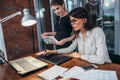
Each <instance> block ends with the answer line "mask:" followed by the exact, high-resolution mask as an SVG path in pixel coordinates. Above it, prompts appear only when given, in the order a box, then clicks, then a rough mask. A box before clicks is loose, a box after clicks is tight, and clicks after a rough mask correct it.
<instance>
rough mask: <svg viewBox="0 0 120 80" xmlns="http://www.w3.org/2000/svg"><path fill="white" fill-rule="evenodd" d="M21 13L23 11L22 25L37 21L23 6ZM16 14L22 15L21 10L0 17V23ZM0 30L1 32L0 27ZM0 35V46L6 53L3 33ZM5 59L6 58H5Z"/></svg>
mask: <svg viewBox="0 0 120 80" xmlns="http://www.w3.org/2000/svg"><path fill="white" fill-rule="evenodd" d="M23 13H24V16H23V18H22V20H21V25H22V26H26V27H27V26H32V25H34V24H35V23H36V22H37V21H36V19H35V18H34V17H33V16H32V15H30V11H29V9H26V8H25V9H24V10H23ZM17 15H22V12H21V11H18V12H16V13H13V14H11V15H9V16H7V17H5V18H2V19H0V24H1V23H3V22H5V21H7V20H9V19H11V18H13V17H15V16H17ZM0 30H1V32H2V28H1V29H0ZM1 35H2V36H1V42H2V44H0V45H2V48H3V50H2V51H4V53H6V49H5V45H4V37H3V34H1ZM0 50H1V49H0ZM1 56H2V55H1V54H0V57H1ZM1 58H2V59H3V58H4V57H1ZM3 60H5V59H3ZM6 60H7V58H6Z"/></svg>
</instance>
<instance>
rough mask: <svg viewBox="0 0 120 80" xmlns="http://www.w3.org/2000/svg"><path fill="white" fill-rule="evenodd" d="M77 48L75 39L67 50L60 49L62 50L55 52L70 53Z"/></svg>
mask: <svg viewBox="0 0 120 80" xmlns="http://www.w3.org/2000/svg"><path fill="white" fill-rule="evenodd" d="M76 48H77V40H76V39H75V40H74V41H73V43H72V44H71V45H70V46H69V47H67V48H62V49H58V50H57V52H58V53H71V52H73V51H74V50H75V49H76Z"/></svg>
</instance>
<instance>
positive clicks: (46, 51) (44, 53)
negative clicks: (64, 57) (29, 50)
mask: <svg viewBox="0 0 120 80" xmlns="http://www.w3.org/2000/svg"><path fill="white" fill-rule="evenodd" d="M56 53H57V51H56V50H44V51H41V52H38V53H36V55H37V56H41V55H49V54H56Z"/></svg>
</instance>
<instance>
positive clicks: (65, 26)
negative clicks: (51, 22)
mask: <svg viewBox="0 0 120 80" xmlns="http://www.w3.org/2000/svg"><path fill="white" fill-rule="evenodd" d="M51 8H52V10H53V11H54V13H55V14H56V21H55V32H45V33H43V34H42V38H43V39H44V38H47V37H48V36H55V38H56V39H57V40H58V41H59V42H57V43H55V44H56V49H60V48H65V47H68V46H70V45H71V43H72V40H73V38H74V37H75V36H71V32H72V26H71V24H70V18H69V15H68V11H67V10H66V8H65V3H64V0H51Z"/></svg>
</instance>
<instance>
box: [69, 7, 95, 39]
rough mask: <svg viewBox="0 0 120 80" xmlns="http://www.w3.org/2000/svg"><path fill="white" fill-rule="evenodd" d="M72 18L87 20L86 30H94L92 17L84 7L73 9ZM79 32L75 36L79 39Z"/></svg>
mask: <svg viewBox="0 0 120 80" xmlns="http://www.w3.org/2000/svg"><path fill="white" fill-rule="evenodd" d="M69 15H70V16H72V17H75V18H78V19H83V18H86V19H87V21H86V23H85V25H84V28H85V30H91V29H92V28H94V27H95V26H94V25H93V24H92V23H91V22H90V15H89V13H88V11H87V10H86V9H85V8H83V7H78V8H75V9H73V10H72V11H70V13H69ZM79 32H80V30H79V31H75V32H74V33H75V36H76V37H78V34H79Z"/></svg>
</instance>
